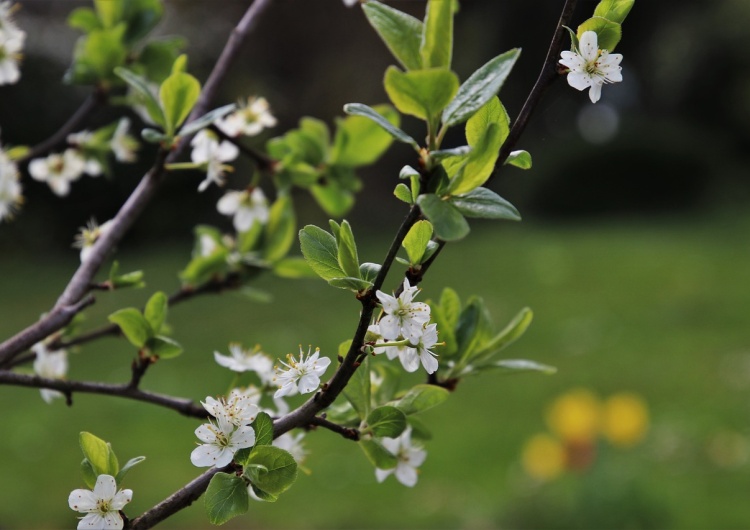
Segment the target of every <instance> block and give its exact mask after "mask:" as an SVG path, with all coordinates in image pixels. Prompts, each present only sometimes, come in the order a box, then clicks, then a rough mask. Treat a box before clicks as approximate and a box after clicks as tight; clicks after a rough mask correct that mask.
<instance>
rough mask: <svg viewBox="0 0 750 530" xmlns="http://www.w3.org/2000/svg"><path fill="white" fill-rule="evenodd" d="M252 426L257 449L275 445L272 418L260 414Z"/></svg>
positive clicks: (263, 413) (262, 413)
mask: <svg viewBox="0 0 750 530" xmlns="http://www.w3.org/2000/svg"><path fill="white" fill-rule="evenodd" d="M251 425H252V427H253V430H254V431H255V446H256V447H257V446H261V445H271V444H272V443H273V420H272V419H271V416H269V415H268V414H266V413H265V412H260V413H258V416H257V417H256V418H255V421H254V422H253V423H252V424H251Z"/></svg>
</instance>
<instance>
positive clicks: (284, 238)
mask: <svg viewBox="0 0 750 530" xmlns="http://www.w3.org/2000/svg"><path fill="white" fill-rule="evenodd" d="M296 231H297V219H296V217H295V215H294V205H293V204H292V197H291V196H290V195H289V194H283V195H279V197H278V198H277V199H276V202H274V203H273V205H272V206H271V209H270V211H269V213H268V224H267V225H266V238H265V246H264V248H263V258H264V259H265V260H266V261H268V262H270V263H274V262H276V261H278V260H280V259H281V258H283V257H284V256H286V255H287V253H288V252H289V249H290V248H292V245H293V244H294V235H295V232H296Z"/></svg>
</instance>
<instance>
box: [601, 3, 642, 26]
mask: <svg viewBox="0 0 750 530" xmlns="http://www.w3.org/2000/svg"><path fill="white" fill-rule="evenodd" d="M634 3H635V0H602V1H601V2H599V5H597V6H596V9H594V16H595V17H602V18H606V19H607V20H611V21H612V22H617V23H618V24H622V22H623V21H624V20H625V17H627V16H628V13H630V9H631V8H632V7H633V4H634Z"/></svg>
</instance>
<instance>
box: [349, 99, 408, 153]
mask: <svg viewBox="0 0 750 530" xmlns="http://www.w3.org/2000/svg"><path fill="white" fill-rule="evenodd" d="M344 112H346V113H347V114H351V115H353V116H363V117H365V118H368V119H370V120H372V121H374V122H375V123H376V124H377V125H379V126H380V127H381V128H382V129H383V130H385V132H387V133H388V134H390V135H391V136H393V137H394V138H395V139H396V140H398V141H399V142H403V143H405V144H409V145H411V146H412V147H414V149H416V150H417V151H419V144H417V141H416V140H414V138H412V137H411V136H409V135H408V134H406V133H405V132H404V131H402V130H401V129H399V128H398V127H397V126H395V125H393V124H392V123H391V122H390V121H388V120H387V119H386V118H385V117H384V116H382V115H381V114H379V113H378V112H377V111H376V110H375V109H373V108H372V107H368V106H367V105H363V104H362V103H347V104H346V105H344Z"/></svg>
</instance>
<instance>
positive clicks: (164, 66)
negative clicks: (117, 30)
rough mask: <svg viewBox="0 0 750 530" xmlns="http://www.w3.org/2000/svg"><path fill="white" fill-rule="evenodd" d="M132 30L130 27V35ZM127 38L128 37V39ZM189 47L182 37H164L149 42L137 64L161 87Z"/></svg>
mask: <svg viewBox="0 0 750 530" xmlns="http://www.w3.org/2000/svg"><path fill="white" fill-rule="evenodd" d="M130 29H131V27H130V26H128V33H129V32H130V31H129V30H130ZM126 38H127V37H126ZM186 46H187V41H186V40H185V39H183V38H182V37H162V38H160V39H155V40H152V41H150V42H148V43H147V44H146V45H145V46H144V47H143V49H142V50H141V52H140V54H139V55H138V60H137V64H138V65H140V66H141V67H142V68H143V75H144V76H145V77H146V79H148V80H150V81H151V82H153V83H157V84H159V85H161V84H162V83H163V82H164V80H165V79H166V78H167V77H169V76H170V75H171V74H172V65H173V64H174V62H175V60H176V59H177V57H178V56H179V55H180V51H181V50H182V49H184V48H185V47H186Z"/></svg>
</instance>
